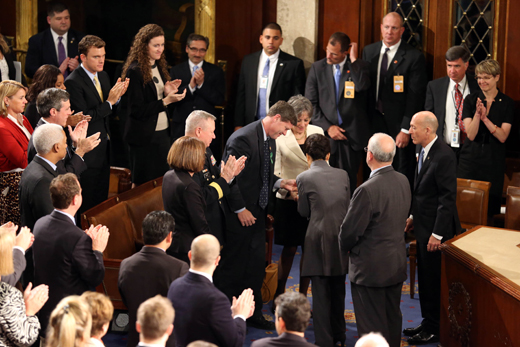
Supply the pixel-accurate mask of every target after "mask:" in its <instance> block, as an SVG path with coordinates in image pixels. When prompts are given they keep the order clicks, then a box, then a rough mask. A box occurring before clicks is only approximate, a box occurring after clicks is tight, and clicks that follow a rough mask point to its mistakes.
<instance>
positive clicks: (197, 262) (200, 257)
mask: <svg viewBox="0 0 520 347" xmlns="http://www.w3.org/2000/svg"><path fill="white" fill-rule="evenodd" d="M190 252H191V259H190V260H191V267H192V268H193V269H203V268H209V267H211V266H212V265H214V264H215V260H216V259H217V257H218V256H219V254H220V243H219V242H218V240H217V238H216V237H215V236H213V235H211V234H204V235H200V236H198V237H196V238H195V239H194V240H193V242H192V243H191V251H190Z"/></svg>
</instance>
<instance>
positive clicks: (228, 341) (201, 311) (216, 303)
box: [168, 272, 246, 347]
mask: <svg viewBox="0 0 520 347" xmlns="http://www.w3.org/2000/svg"><path fill="white" fill-rule="evenodd" d="M168 299H170V300H171V302H172V304H173V308H174V309H175V320H174V324H173V325H174V327H175V328H174V330H175V337H176V342H177V347H185V346H187V345H188V344H189V343H190V342H193V341H197V340H203V341H207V342H210V343H214V344H216V345H217V346H220V347H241V346H242V345H243V344H244V339H245V337H246V322H245V321H244V320H243V319H242V318H235V319H233V317H232V316H231V314H232V313H231V304H230V302H229V300H228V299H227V298H226V296H225V295H224V294H223V293H222V292H221V291H220V290H218V289H217V288H216V287H215V286H214V285H213V283H211V281H210V280H209V279H207V278H206V277H204V276H202V275H198V274H195V273H192V272H188V273H187V274H186V275H185V276H183V277H181V278H179V279H176V280H175V281H174V282H173V283H172V284H171V286H170V290H169V291H168Z"/></svg>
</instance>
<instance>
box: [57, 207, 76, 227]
mask: <svg viewBox="0 0 520 347" xmlns="http://www.w3.org/2000/svg"><path fill="white" fill-rule="evenodd" d="M54 211H56V212H58V213H61V214H63V215H65V216H67V217H69V218H70V220H71V221H72V224H74V225H76V220H75V219H74V216H71V215H70V214H68V213H67V212H63V211H60V210H57V209H54Z"/></svg>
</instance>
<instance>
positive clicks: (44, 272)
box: [32, 211, 105, 336]
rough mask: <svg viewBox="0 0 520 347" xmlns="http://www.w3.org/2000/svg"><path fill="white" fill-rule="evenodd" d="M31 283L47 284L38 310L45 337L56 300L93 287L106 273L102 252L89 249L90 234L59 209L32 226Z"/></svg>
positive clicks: (90, 242)
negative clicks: (47, 292) (32, 263)
mask: <svg viewBox="0 0 520 347" xmlns="http://www.w3.org/2000/svg"><path fill="white" fill-rule="evenodd" d="M33 232H34V244H33V246H32V248H33V253H34V278H35V281H34V282H35V283H34V285H35V286H37V285H40V284H46V285H48V286H49V300H47V302H46V303H45V305H44V306H43V308H42V309H41V310H40V312H38V317H39V319H40V323H41V326H42V329H41V331H40V335H42V336H45V332H46V330H47V323H48V321H49V316H50V314H51V312H52V310H54V308H55V307H56V305H57V304H58V302H59V301H60V300H61V299H63V298H64V297H66V296H69V295H81V294H82V293H83V292H85V291H87V290H95V288H96V286H98V285H99V284H100V283H101V281H102V280H103V277H104V276H105V267H104V265H103V254H102V253H101V252H98V251H93V250H92V239H91V238H90V236H88V235H87V233H85V231H83V230H81V229H80V228H78V227H77V226H75V225H74V223H72V220H71V219H70V218H69V217H68V216H66V215H64V214H63V213H60V212H58V211H53V212H52V213H51V214H50V215H48V216H45V217H43V218H41V219H40V220H38V222H36V225H35V226H34V230H33Z"/></svg>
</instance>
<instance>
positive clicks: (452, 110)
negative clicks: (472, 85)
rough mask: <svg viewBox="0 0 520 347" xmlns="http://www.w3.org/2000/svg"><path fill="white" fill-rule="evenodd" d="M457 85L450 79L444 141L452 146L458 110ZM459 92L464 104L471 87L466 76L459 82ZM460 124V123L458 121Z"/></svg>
mask: <svg viewBox="0 0 520 347" xmlns="http://www.w3.org/2000/svg"><path fill="white" fill-rule="evenodd" d="M456 84H457V83H455V82H454V81H453V80H452V79H451V78H450V84H449V85H448V90H447V95H446V112H445V114H444V129H443V134H444V141H445V142H446V143H447V144H448V145H449V144H451V131H452V130H453V129H454V128H455V118H456V116H457V110H456V107H455V104H456V101H455V85H456ZM459 90H460V92H461V93H462V103H464V98H465V97H466V96H467V95H468V94H469V86H468V79H467V78H466V75H464V78H463V79H462V80H461V81H460V82H459ZM457 124H458V121H457Z"/></svg>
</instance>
